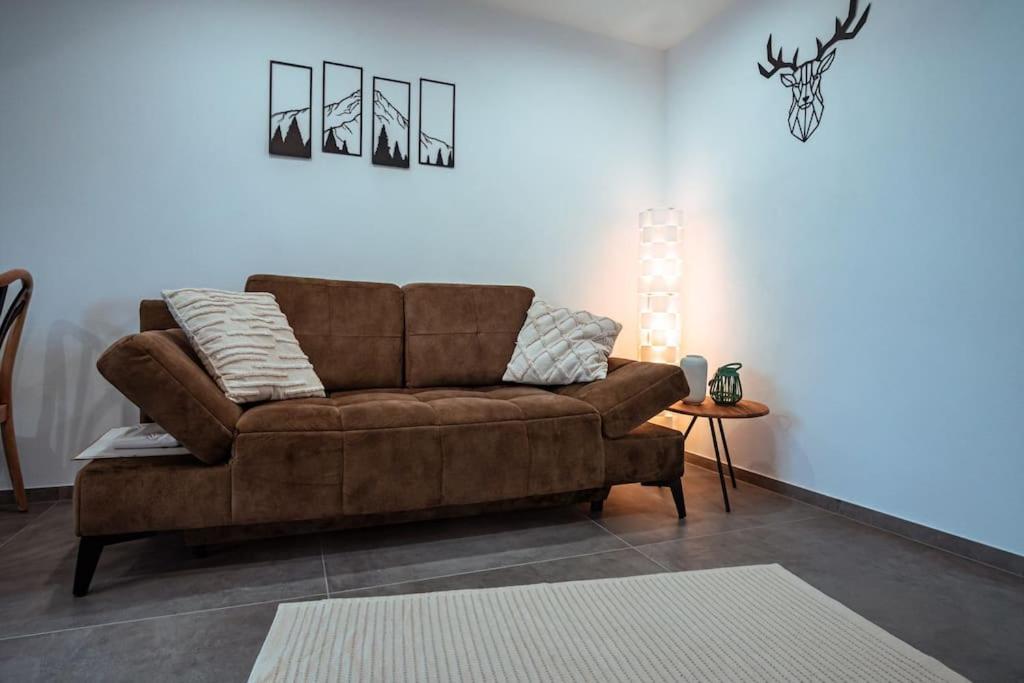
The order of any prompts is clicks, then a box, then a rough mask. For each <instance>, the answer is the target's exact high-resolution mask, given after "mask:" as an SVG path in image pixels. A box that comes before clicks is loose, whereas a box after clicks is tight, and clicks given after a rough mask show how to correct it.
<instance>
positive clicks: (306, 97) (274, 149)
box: [269, 61, 313, 159]
mask: <svg viewBox="0 0 1024 683" xmlns="http://www.w3.org/2000/svg"><path fill="white" fill-rule="evenodd" d="M312 100H313V69H312V67H308V66H302V65H301V64H289V63H288V62H276V61H271V62H270V120H269V124H270V129H269V135H270V140H269V150H270V153H271V154H272V155H274V156H285V157H298V158H300V159H309V158H310V157H311V156H312V149H311V142H312V128H313V125H312V123H313V120H312Z"/></svg>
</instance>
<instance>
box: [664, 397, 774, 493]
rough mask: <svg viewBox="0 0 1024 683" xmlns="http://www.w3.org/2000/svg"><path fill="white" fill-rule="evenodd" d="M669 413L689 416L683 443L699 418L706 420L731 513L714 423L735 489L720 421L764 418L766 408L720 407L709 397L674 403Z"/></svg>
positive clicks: (755, 404) (751, 405) (749, 403)
mask: <svg viewBox="0 0 1024 683" xmlns="http://www.w3.org/2000/svg"><path fill="white" fill-rule="evenodd" d="M666 410H668V411H669V412H672V413H678V414H679V415H689V416H691V417H692V418H693V419H692V420H690V426H689V427H687V428H686V433H685V434H684V435H683V443H684V444H685V443H686V437H688V436H689V435H690V430H691V429H693V425H695V424H696V423H697V420H698V419H699V418H707V420H708V426H709V427H710V428H711V443H712V444H714V446H715V461H716V462H717V463H718V481H719V483H721V484H722V500H724V501H725V511H726V512H732V508H731V507H730V506H729V492H728V490H727V489H726V487H725V474H724V473H723V472H722V456H721V455H719V452H718V437H717V435H716V434H715V421H716V420H717V421H718V432H719V433H720V434H721V435H722V450H724V451H725V462H726V464H727V465H728V466H729V479H731V480H732V487H733V488H736V475H735V474H733V471H732V457H730V455H729V443H728V442H727V441H726V440H725V426H724V425H723V424H722V420H747V419H750V418H754V417H764V416H765V415H767V414H768V406H766V405H765V404H763V403H758V402H757V401H747V400H743V401H740V402H739V403H737V404H736V405H732V406H720V405H718V404H717V403H715V402H714V401H712V400H711V397H710V396H709V397H707V398H705V399H704V402H703V403H697V404H689V403H683V402H682V401H676V402H675V403H673V404H672V405H670V406H669V407H668V408H666Z"/></svg>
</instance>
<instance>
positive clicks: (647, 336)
mask: <svg viewBox="0 0 1024 683" xmlns="http://www.w3.org/2000/svg"><path fill="white" fill-rule="evenodd" d="M681 222H682V221H681V217H680V214H679V212H678V211H676V210H675V209H648V210H647V211H644V212H642V213H641V214H640V285H639V292H640V360H646V361H654V362H657V363H676V362H677V361H678V360H679V281H680V277H681V276H682V254H681V249H682V239H683V229H682V225H681Z"/></svg>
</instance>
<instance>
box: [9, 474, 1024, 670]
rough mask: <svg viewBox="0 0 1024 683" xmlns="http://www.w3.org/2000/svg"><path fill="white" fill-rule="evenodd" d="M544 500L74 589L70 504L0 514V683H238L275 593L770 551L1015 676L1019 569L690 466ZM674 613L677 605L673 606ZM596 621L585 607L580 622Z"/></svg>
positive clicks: (430, 584)
mask: <svg viewBox="0 0 1024 683" xmlns="http://www.w3.org/2000/svg"><path fill="white" fill-rule="evenodd" d="M684 481H685V487H686V498H687V507H688V510H689V516H688V518H687V519H686V520H685V521H682V522H680V521H679V520H677V519H676V518H675V515H674V508H673V506H672V501H671V495H670V494H669V492H668V490H666V489H657V488H648V487H641V486H622V487H617V488H616V489H614V490H613V492H612V496H611V498H609V500H608V502H607V503H606V505H605V510H604V512H603V513H600V514H596V515H591V514H590V513H589V510H588V509H587V508H586V507H582V506H581V507H571V508H558V509H551V510H540V511H532V512H526V513H522V512H521V513H515V514H507V515H495V516H488V517H481V518H474V519H461V520H449V521H438V522H423V523H417V524H408V525H403V526H396V527H388V528H382V529H366V530H360V531H349V532H338V533H332V534H323V535H317V536H307V537H297V538H286V539H276V540H272V541H261V542H253V543H245V544H239V545H234V546H225V547H222V548H218V549H215V550H214V552H212V553H211V554H210V555H209V556H208V557H206V558H202V559H199V558H195V557H193V556H192V554H191V553H190V552H189V551H188V549H187V548H185V547H184V545H183V544H182V542H181V541H180V539H178V538H176V537H174V536H164V537H155V538H150V539H145V540H140V541H134V542H131V543H125V544H122V545H120V546H113V547H111V548H108V549H107V550H106V552H105V553H104V556H103V558H102V560H101V561H100V566H99V569H98V571H97V575H96V579H95V581H94V583H93V592H92V594H90V595H89V596H88V597H86V598H84V599H77V600H76V599H74V598H72V597H71V576H72V572H73V569H74V559H75V549H76V540H75V538H74V534H73V532H72V525H71V521H72V513H71V506H70V504H68V503H67V502H58V503H44V504H36V505H34V506H33V509H32V512H31V513H29V514H27V515H23V514H18V513H16V512H14V511H13V510H12V509H11V508H2V507H0V617H2V618H0V680H19V681H67V680H97V681H99V680H102V681H139V680H147V681H163V680H188V681H207V680H210V681H243V680H245V678H246V676H247V675H248V672H249V669H250V668H251V666H252V663H253V661H254V660H255V658H256V654H257V652H258V651H259V648H260V645H261V644H262V642H263V638H264V636H265V635H266V633H267V629H268V628H269V626H270V623H271V621H272V620H273V617H274V610H275V608H276V605H277V604H278V603H280V602H282V601H290V600H302V599H316V598H323V597H327V596H330V597H337V598H344V597H348V596H366V595H383V594H394V593H413V592H425V591H438V590H449V589H455V588H483V587H489V586H504V585H513V584H527V583H537V582H544V581H570V580H575V579H591V578H600V577H611V576H629V575H635V574H647V573H652V572H662V571H676V570H686V569H698V568H708V567H722V566H730V565H741V564H759V563H770V562H778V563H780V564H781V565H783V566H784V567H786V568H787V569H789V570H790V571H792V572H794V573H795V574H797V575H798V576H800V577H801V578H803V579H804V580H805V581H807V582H808V583H810V584H812V585H813V586H815V587H817V588H818V589H820V590H822V591H824V592H825V593H827V594H829V595H831V596H832V597H834V598H836V599H838V600H839V601H841V602H843V603H844V604H846V605H847V606H849V607H850V608H852V609H854V610H855V611H857V612H859V613H860V614H862V615H863V616H865V617H867V618H868V619H870V620H872V621H874V622H875V623H877V624H878V625H880V626H882V627H883V628H885V629H887V630H888V631H890V632H891V633H893V634H894V635H896V636H897V637H899V638H902V639H903V640H905V641H907V642H908V643H910V644H911V645H913V646H915V647H917V648H919V649H920V650H922V651H924V652H926V653H928V654H930V655H932V656H934V657H937V658H938V659H940V660H942V661H943V662H945V663H946V664H947V665H949V666H950V667H952V668H953V669H955V670H957V671H959V672H960V673H962V674H964V675H966V676H967V677H969V678H971V679H973V680H975V681H1021V680H1024V579H1022V578H1020V577H1017V576H1013V575H1011V574H1007V573H1005V572H1002V571H999V570H996V569H992V568H989V567H986V566H983V565H980V564H977V563H974V562H971V561H969V560H965V559H962V558H959V557H956V556H954V555H950V554H948V553H944V552H942V551H939V550H935V549H933V548H930V547H927V546H924V545H920V544H918V543H914V542H912V541H908V540H906V539H903V538H900V537H898V536H895V535H892V534H889V533H886V532H882V531H879V530H877V529H874V528H871V527H868V526H864V525H861V524H858V523H856V522H852V521H849V520H847V519H845V518H842V517H837V516H835V515H832V514H830V513H827V512H824V511H822V510H819V509H817V508H814V507H810V506H808V505H804V504H803V503H800V502H797V501H795V500H792V499H789V498H786V497H783V496H779V495H777V494H775V493H771V492H769V491H766V490H764V489H760V488H757V487H755V486H753V485H751V484H746V483H743V482H741V483H740V488H739V489H738V490H735V491H730V493H731V495H732V500H733V513H732V514H731V515H727V514H726V513H725V512H724V511H723V510H722V503H721V493H720V491H719V489H718V480H717V478H716V477H715V476H714V475H713V474H712V473H710V472H708V471H706V470H703V469H701V468H698V467H692V466H691V467H688V469H687V473H686V477H685V479H684ZM679 608H680V609H686V606H685V605H680V606H679ZM592 618H599V615H593V617H592Z"/></svg>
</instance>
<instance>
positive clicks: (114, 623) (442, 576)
mask: <svg viewBox="0 0 1024 683" xmlns="http://www.w3.org/2000/svg"><path fill="white" fill-rule="evenodd" d="M623 542H624V541H623ZM627 549H628V548H608V549H605V550H597V551H594V552H591V553H579V554H576V555H564V556H560V557H551V558H546V559H543V560H531V561H530V562H517V563H513V564H505V565H500V566H497V567H488V568H486V569H473V570H470V571H465V572H454V573H451V574H437V575H434V576H425V577H420V578H416V579H405V580H403V581H391V582H388V583H378V584H373V585H370V586H359V587H357V588H346V589H343V590H340V591H334V593H333V595H335V596H338V595H342V594H347V593H354V592H356V591H368V590H373V589H374V588H388V587H390V586H400V585H402V584H405V583H418V582H420V581H434V580H437V579H447V578H452V577H455V576H467V575H469V574H484V573H487V572H493V571H498V570H501V569H513V568H516V567H526V566H529V565H532V564H543V563H545V562H558V561H560V560H574V559H577V558H581V557H591V556H593V555H603V554H605V553H614V552H618V551H621V550H627ZM641 554H642V553H641ZM324 566H325V569H326V565H324ZM329 596H330V593H328V594H326V595H325V594H324V593H311V594H309V595H298V596H294V597H286V598H278V599H274V600H260V601H258V602H247V603H242V604H238V605H225V606H223V607H209V608H205V609H197V610H187V611H185V612H171V613H168V614H154V615H152V616H148V617H139V618H137V619H121V620H117V621H105V622H101V623H97V624H83V625H81V626H69V627H67V628H58V629H53V630H50V631H39V632H35V633H21V634H17V635H9V636H0V642H3V641H7V640H17V639H18V638H33V637H36V636H46V635H53V634H56V633H64V632H65V631H81V630H82V629H88V628H102V627H104V626H118V625H121V624H134V623H137V622H143V621H153V620H155V619H169V618H173V617H182V616H191V615H195V614H206V613H208V612H217V611H220V610H229V609H238V608H240V607H255V606H258V605H269V604H273V603H285V602H294V601H296V600H305V599H308V598H324V597H329Z"/></svg>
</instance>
